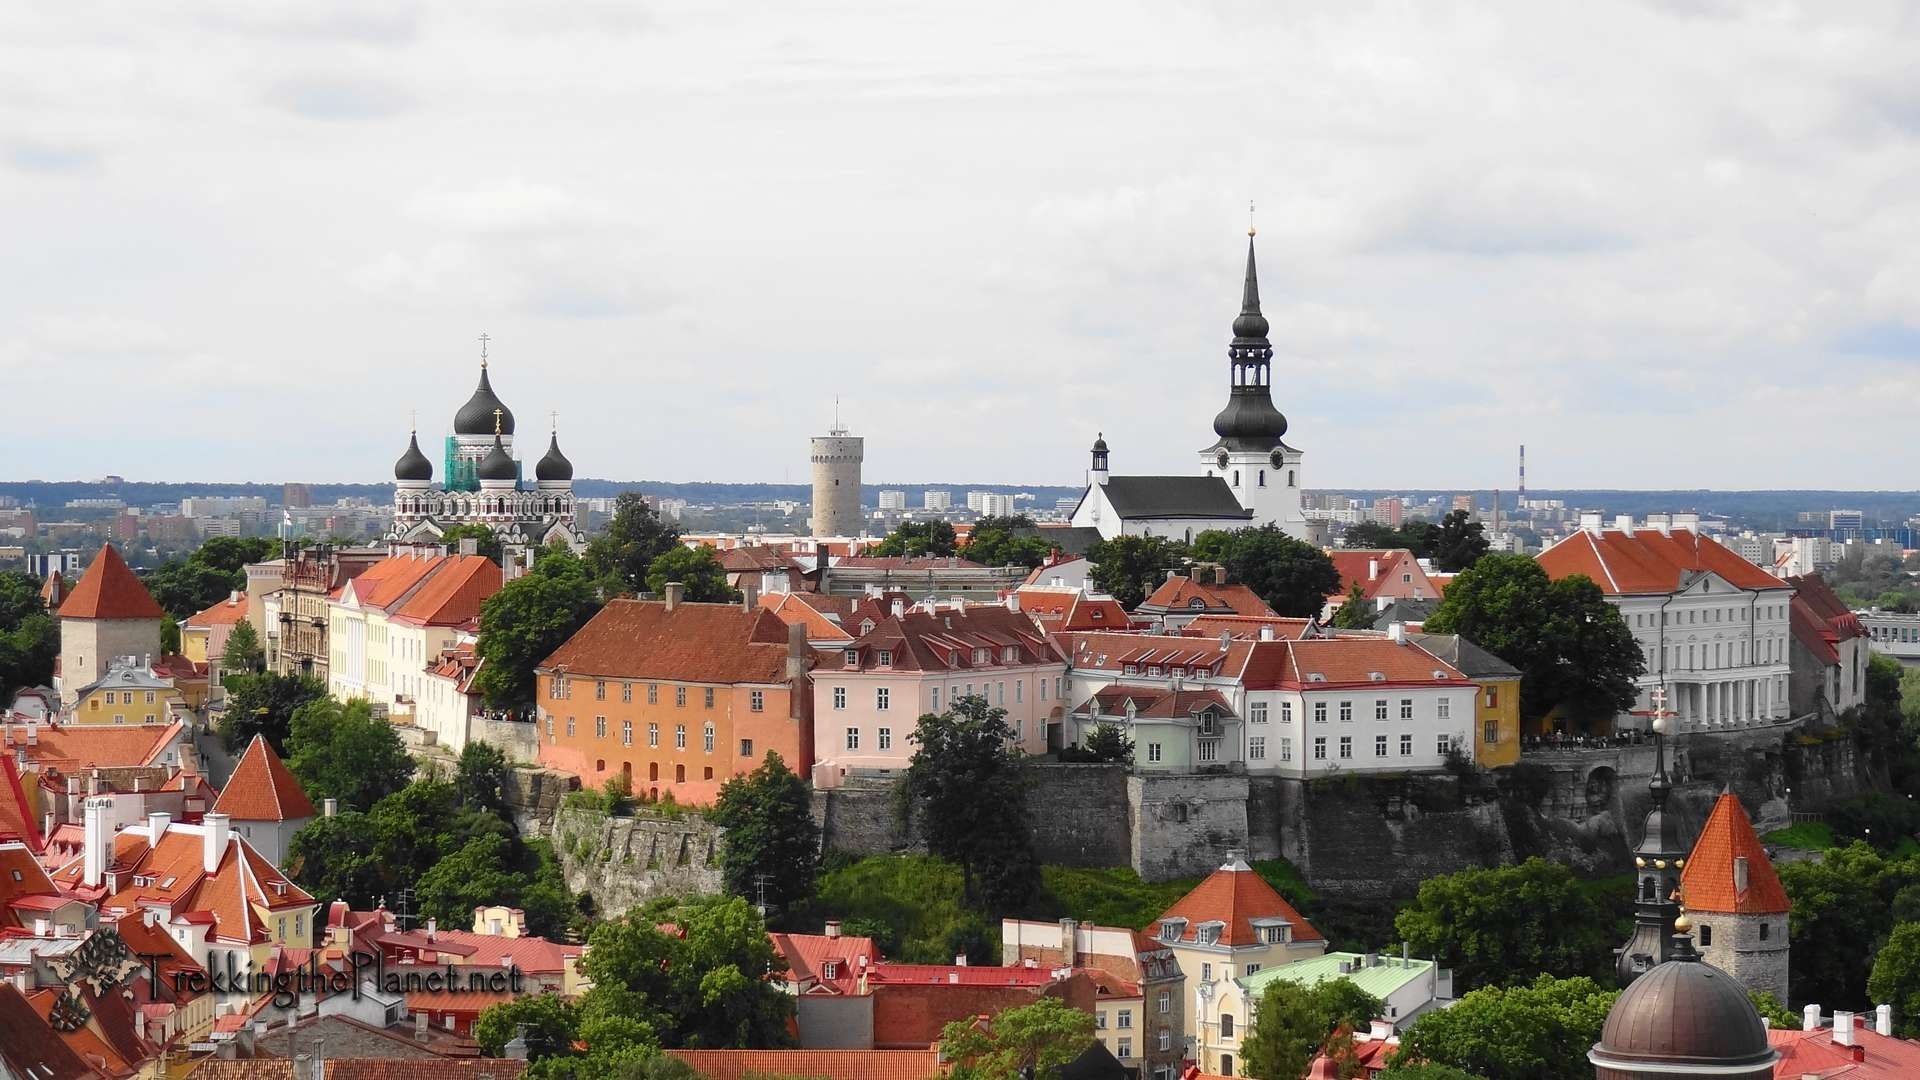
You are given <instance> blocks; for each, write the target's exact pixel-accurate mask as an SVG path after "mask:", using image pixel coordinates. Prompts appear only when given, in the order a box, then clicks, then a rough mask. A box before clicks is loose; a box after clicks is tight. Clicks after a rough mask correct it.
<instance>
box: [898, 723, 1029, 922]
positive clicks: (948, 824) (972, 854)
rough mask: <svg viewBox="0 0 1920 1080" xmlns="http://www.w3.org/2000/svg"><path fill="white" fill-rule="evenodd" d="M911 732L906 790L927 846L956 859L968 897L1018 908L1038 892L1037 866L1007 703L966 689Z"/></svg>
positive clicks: (993, 907)
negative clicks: (1003, 705) (1002, 704)
mask: <svg viewBox="0 0 1920 1080" xmlns="http://www.w3.org/2000/svg"><path fill="white" fill-rule="evenodd" d="M908 738H909V739H910V740H911V741H912V742H913V744H914V751H913V757H912V759H911V760H910V761H909V763H908V765H907V775H906V790H907V794H908V797H909V798H910V799H911V800H912V804H913V808H914V810H915V811H916V812H917V815H918V819H919V821H920V824H921V832H922V835H924V836H925V837H926V841H927V850H928V851H930V852H932V853H933V854H935V855H938V856H940V857H941V858H944V859H950V860H952V861H953V862H955V863H958V864H959V866H960V873H961V879H962V882H963V883H964V885H965V895H966V898H967V900H968V901H969V902H970V903H975V904H977V905H979V906H981V907H983V908H984V909H985V910H986V911H988V912H991V913H995V914H997V913H1000V912H1005V911H1011V910H1014V909H1015V908H1017V907H1018V906H1019V905H1020V904H1021V903H1023V902H1025V901H1026V900H1027V899H1028V898H1029V897H1031V896H1032V895H1033V892H1034V889H1035V888H1036V887H1037V885H1038V883H1039V872H1040V870H1039V864H1038V863H1037V862H1036V861H1035V859H1034V855H1033V843H1032V840H1031V838H1030V836H1029V832H1028V825H1027V809H1026V807H1027V800H1026V776H1025V773H1024V770H1023V769H1022V767H1021V753H1020V751H1019V750H1018V749H1017V747H1016V744H1015V743H1014V741H1013V729H1012V728H1011V727H1009V726H1008V725H1007V711H1006V710H1005V709H999V708H993V707H991V706H989V705H988V704H987V699H986V698H984V697H981V696H979V695H966V696H963V697H961V698H959V699H957V700H955V701H954V702H953V705H952V707H951V708H949V709H948V710H947V711H946V712H944V713H939V714H934V713H927V714H925V715H923V716H922V717H920V721H919V724H918V726H916V727H915V728H914V732H913V734H912V735H909V736H908Z"/></svg>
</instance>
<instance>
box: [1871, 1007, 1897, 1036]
mask: <svg viewBox="0 0 1920 1080" xmlns="http://www.w3.org/2000/svg"><path fill="white" fill-rule="evenodd" d="M1873 1033H1874V1034H1875V1035H1882V1036H1885V1037H1886V1038H1889V1039H1891V1038H1893V1006H1891V1005H1875V1006H1874V1007H1873Z"/></svg>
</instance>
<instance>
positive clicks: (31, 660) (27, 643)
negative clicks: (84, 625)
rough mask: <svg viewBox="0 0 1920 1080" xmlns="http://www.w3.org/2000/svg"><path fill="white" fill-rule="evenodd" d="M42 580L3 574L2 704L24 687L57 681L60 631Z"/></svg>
mask: <svg viewBox="0 0 1920 1080" xmlns="http://www.w3.org/2000/svg"><path fill="white" fill-rule="evenodd" d="M40 584H41V582H40V579H39V578H37V577H34V576H32V575H31V574H22V573H19V572H17V571H6V572H4V573H0V703H6V702H11V701H12V700H13V692H14V691H15V690H18V689H20V688H21V687H24V686H45V685H47V684H48V683H49V682H51V681H52V680H53V662H54V660H55V659H56V658H58V657H59V655H60V631H59V628H58V627H57V626H56V624H55V623H54V621H53V619H52V618H51V617H49V616H48V615H47V611H46V604H45V603H44V602H43V601H41V599H40Z"/></svg>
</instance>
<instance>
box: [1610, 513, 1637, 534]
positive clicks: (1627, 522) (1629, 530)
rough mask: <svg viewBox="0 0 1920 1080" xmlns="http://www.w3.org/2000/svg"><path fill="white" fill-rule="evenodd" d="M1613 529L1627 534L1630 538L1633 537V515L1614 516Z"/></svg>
mask: <svg viewBox="0 0 1920 1080" xmlns="http://www.w3.org/2000/svg"><path fill="white" fill-rule="evenodd" d="M1613 527H1614V528H1615V529H1618V530H1619V531H1621V532H1623V533H1625V534H1627V535H1628V536H1632V535H1633V515H1632V514H1615V515H1613Z"/></svg>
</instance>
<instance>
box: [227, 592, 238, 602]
mask: <svg viewBox="0 0 1920 1080" xmlns="http://www.w3.org/2000/svg"><path fill="white" fill-rule="evenodd" d="M239 602H240V590H239V589H233V590H231V591H229V592H228V593H227V603H229V604H237V603H239Z"/></svg>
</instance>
